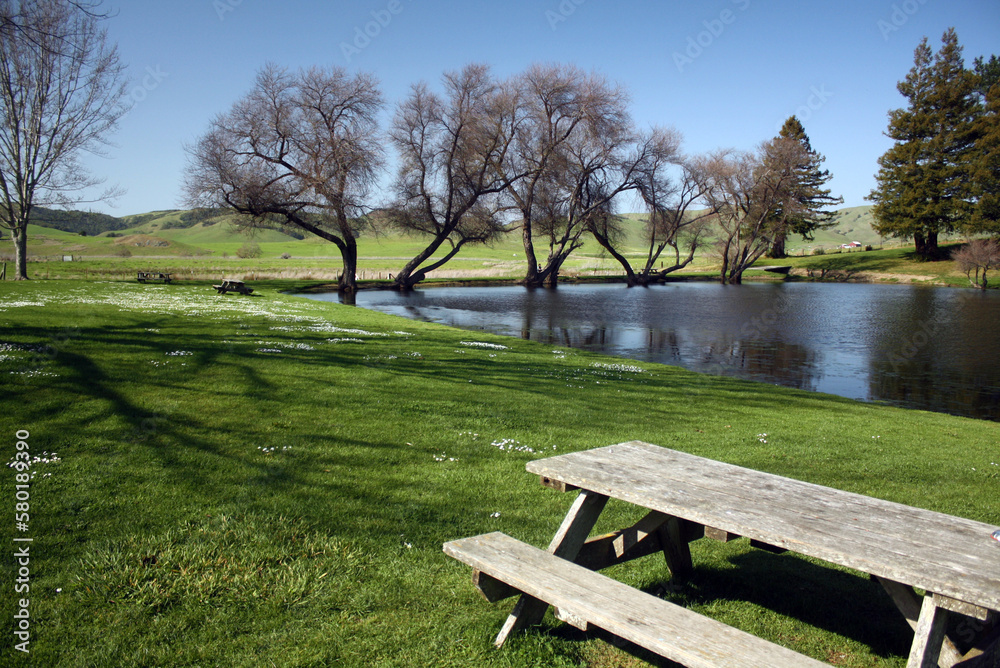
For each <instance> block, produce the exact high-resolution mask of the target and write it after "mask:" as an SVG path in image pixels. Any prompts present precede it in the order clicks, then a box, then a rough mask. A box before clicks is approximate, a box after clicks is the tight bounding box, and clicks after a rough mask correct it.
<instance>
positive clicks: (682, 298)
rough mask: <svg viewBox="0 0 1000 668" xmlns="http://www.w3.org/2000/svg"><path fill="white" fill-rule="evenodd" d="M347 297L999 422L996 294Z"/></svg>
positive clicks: (424, 293)
mask: <svg viewBox="0 0 1000 668" xmlns="http://www.w3.org/2000/svg"><path fill="white" fill-rule="evenodd" d="M314 297H316V298H321V299H329V300H335V299H336V298H337V297H336V295H327V296H323V295H314ZM357 304H358V305H359V306H362V307H364V308H371V309H375V310H379V311H383V312H386V313H393V314H397V315H403V316H406V317H409V318H415V319H419V320H428V321H433V322H440V323H444V324H447V325H451V326H454V327H461V328H464V329H471V330H482V331H489V332H493V333H496V334H504V335H508V336H519V337H521V338H524V339H530V340H533V341H541V342H544V343H546V344H549V345H553V346H566V347H573V348H581V349H585V350H594V351H599V352H604V353H608V354H611V355H617V356H621V357H628V358H632V359H639V360H648V361H654V362H660V363H664V364H672V365H677V366H682V367H685V368H688V369H691V370H694V371H700V372H706V373H712V374H716V375H726V376H735V377H740V378H746V379H751V380H758V381H764V382H769V383H776V384H780V385H786V386H789V387H796V388H799V389H804V390H813V391H820V392H829V393H833V394H839V395H841V396H846V397H850V398H854V399H862V400H876V401H887V402H890V403H894V404H897V405H902V406H907V407H913V408H924V409H928V410H935V411H942V412H948V413H955V414H959V415H968V416H974V417H980V418H986V419H990V420H1000V329H998V328H997V327H996V325H997V323H1000V294H997V293H992V292H991V293H987V294H981V293H980V292H978V291H971V290H969V291H967V290H955V289H944V288H924V287H915V286H893V285H861V284H859V285H843V284H812V283H768V284H748V285H742V286H721V285H717V284H714V283H677V284H669V285H664V286H654V287H650V288H633V289H627V288H625V287H623V286H620V285H586V286H562V287H559V288H558V289H554V290H553V289H544V288H539V289H534V290H526V289H524V288H519V287H492V288H432V289H426V290H417V291H415V292H412V293H408V294H400V293H397V292H387V291H386V292H383V291H363V292H361V293H359V294H358V295H357Z"/></svg>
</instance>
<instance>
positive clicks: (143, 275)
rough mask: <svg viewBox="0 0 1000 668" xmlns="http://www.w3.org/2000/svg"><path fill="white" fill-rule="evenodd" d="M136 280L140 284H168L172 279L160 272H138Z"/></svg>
mask: <svg viewBox="0 0 1000 668" xmlns="http://www.w3.org/2000/svg"><path fill="white" fill-rule="evenodd" d="M136 280H137V281H139V282H140V283H145V282H146V281H163V282H164V283H169V282H170V281H171V280H172V279H171V277H170V274H166V273H163V272H160V271H140V272H138V275H137V276H136Z"/></svg>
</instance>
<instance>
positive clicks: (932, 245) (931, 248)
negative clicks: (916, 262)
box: [926, 232, 938, 260]
mask: <svg viewBox="0 0 1000 668" xmlns="http://www.w3.org/2000/svg"><path fill="white" fill-rule="evenodd" d="M926 251H927V258H928V259H931V260H937V259H938V233H937V232H928V233H927V247H926Z"/></svg>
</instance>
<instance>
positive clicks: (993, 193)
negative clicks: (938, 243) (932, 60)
mask: <svg viewBox="0 0 1000 668" xmlns="http://www.w3.org/2000/svg"><path fill="white" fill-rule="evenodd" d="M994 58H995V56H994ZM976 130H977V132H976V158H975V162H973V164H972V179H971V180H972V184H973V187H974V189H975V190H974V193H975V197H976V204H975V209H974V210H973V212H972V218H971V219H970V220H969V224H968V225H967V226H966V227H965V232H966V233H967V234H978V233H983V232H987V233H990V234H993V235H1000V82H997V83H994V84H993V86H992V87H991V88H989V89H988V90H987V92H986V108H985V109H984V110H983V113H982V115H981V116H980V117H979V119H978V121H977V122H976Z"/></svg>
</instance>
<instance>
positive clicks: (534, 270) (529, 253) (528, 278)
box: [521, 216, 542, 288]
mask: <svg viewBox="0 0 1000 668" xmlns="http://www.w3.org/2000/svg"><path fill="white" fill-rule="evenodd" d="M531 235H532V226H531V219H530V218H529V217H527V216H525V218H524V222H523V223H521V239H522V241H523V242H524V259H525V261H526V262H527V263H528V266H527V268H526V270H525V272H524V285H526V286H527V287H529V288H537V287H538V286H540V285H541V284H542V279H541V277H540V276H539V275H538V257H537V256H536V255H535V242H534V240H533V239H532V238H531Z"/></svg>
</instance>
